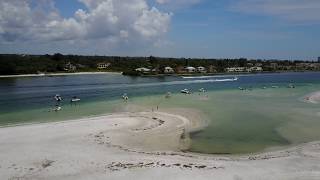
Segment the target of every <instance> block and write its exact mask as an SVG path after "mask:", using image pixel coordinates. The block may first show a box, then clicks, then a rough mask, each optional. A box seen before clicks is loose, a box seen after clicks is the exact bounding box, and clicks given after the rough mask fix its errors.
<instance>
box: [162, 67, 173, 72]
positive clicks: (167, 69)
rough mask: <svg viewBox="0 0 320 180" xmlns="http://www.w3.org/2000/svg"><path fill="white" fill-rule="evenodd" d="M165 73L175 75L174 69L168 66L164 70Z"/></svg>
mask: <svg viewBox="0 0 320 180" xmlns="http://www.w3.org/2000/svg"><path fill="white" fill-rule="evenodd" d="M163 72H164V73H165V74H171V73H174V69H173V68H172V67H169V66H167V67H165V68H164V70H163Z"/></svg>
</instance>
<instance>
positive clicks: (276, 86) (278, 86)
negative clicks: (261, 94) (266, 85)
mask: <svg viewBox="0 0 320 180" xmlns="http://www.w3.org/2000/svg"><path fill="white" fill-rule="evenodd" d="M271 87H272V88H279V86H271Z"/></svg>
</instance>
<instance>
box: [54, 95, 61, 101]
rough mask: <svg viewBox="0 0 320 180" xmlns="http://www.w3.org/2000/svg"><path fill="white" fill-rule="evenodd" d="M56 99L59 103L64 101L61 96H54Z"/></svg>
mask: <svg viewBox="0 0 320 180" xmlns="http://www.w3.org/2000/svg"><path fill="white" fill-rule="evenodd" d="M54 99H55V100H56V101H58V102H60V101H62V97H61V96H60V95H59V94H56V95H55V96H54Z"/></svg>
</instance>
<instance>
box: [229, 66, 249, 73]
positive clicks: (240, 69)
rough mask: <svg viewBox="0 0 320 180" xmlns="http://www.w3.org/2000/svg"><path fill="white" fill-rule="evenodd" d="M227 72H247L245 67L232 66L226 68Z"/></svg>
mask: <svg viewBox="0 0 320 180" xmlns="http://www.w3.org/2000/svg"><path fill="white" fill-rule="evenodd" d="M226 71H227V72H245V71H246V68H245V67H232V68H226Z"/></svg>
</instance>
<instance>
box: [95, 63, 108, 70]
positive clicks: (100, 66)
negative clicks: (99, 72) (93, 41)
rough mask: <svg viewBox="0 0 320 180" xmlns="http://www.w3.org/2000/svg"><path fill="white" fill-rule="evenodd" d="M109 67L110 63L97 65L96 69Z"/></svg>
mask: <svg viewBox="0 0 320 180" xmlns="http://www.w3.org/2000/svg"><path fill="white" fill-rule="evenodd" d="M109 66H110V63H98V64H97V68H98V69H107V68H108V67H109Z"/></svg>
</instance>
